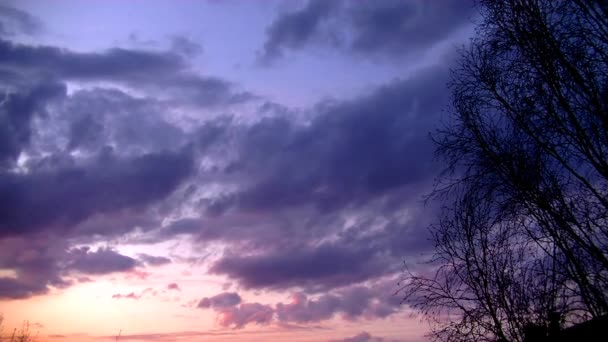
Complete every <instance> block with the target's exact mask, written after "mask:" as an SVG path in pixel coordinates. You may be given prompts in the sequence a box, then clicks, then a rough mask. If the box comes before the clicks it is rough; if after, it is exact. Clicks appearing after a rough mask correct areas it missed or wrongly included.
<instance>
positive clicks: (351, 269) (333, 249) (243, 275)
mask: <svg viewBox="0 0 608 342" xmlns="http://www.w3.org/2000/svg"><path fill="white" fill-rule="evenodd" d="M349 247H350V248H348V247H347V246H342V245H334V244H327V245H322V246H320V247H316V248H302V249H301V250H293V249H290V250H289V251H285V252H283V253H281V252H276V253H268V254H262V255H254V256H242V255H228V256H224V257H223V258H222V259H220V260H219V261H218V262H217V263H215V264H214V265H213V267H212V268H211V270H210V272H212V273H217V274H225V275H227V276H228V277H230V278H232V279H234V280H237V281H238V282H239V284H241V285H242V286H244V287H246V288H279V289H285V288H289V287H294V286H300V287H304V288H310V289H318V290H326V289H328V288H334V287H337V286H342V285H348V284H351V283H356V282H360V281H363V280H366V279H369V278H373V277H377V276H379V275H382V274H384V273H385V272H387V268H386V265H384V261H385V260H383V259H382V258H379V257H378V255H377V254H376V253H381V251H376V250H374V249H371V248H365V246H361V245H354V246H349Z"/></svg>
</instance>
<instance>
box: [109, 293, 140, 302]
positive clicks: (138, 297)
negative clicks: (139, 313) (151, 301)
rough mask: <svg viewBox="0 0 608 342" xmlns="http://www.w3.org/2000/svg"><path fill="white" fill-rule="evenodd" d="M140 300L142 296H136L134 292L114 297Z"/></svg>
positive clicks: (113, 297) (113, 296)
mask: <svg viewBox="0 0 608 342" xmlns="http://www.w3.org/2000/svg"><path fill="white" fill-rule="evenodd" d="M140 298H141V296H140V295H136V294H135V293H134V292H131V293H129V294H124V295H123V294H120V293H117V294H113V295H112V299H135V300H138V299H140Z"/></svg>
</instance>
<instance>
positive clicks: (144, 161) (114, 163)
mask: <svg viewBox="0 0 608 342" xmlns="http://www.w3.org/2000/svg"><path fill="white" fill-rule="evenodd" d="M192 167H193V160H192V156H191V153H190V152H189V150H188V149H183V150H181V151H178V152H159V153H149V154H144V155H141V156H137V157H133V158H120V157H117V156H115V155H114V154H113V153H112V152H111V150H106V151H102V152H101V153H100V154H99V155H97V156H96V157H95V158H94V159H93V160H90V161H89V162H88V163H86V164H85V165H80V166H67V167H59V168H55V169H52V170H40V171H38V172H30V173H27V174H14V173H4V174H2V176H1V178H0V192H1V193H2V196H1V197H0V227H1V228H0V236H9V235H17V234H23V233H27V232H31V231H35V230H39V229H44V228H48V227H57V229H56V230H55V231H59V230H60V229H69V228H71V227H73V226H74V225H76V224H77V223H80V222H82V221H84V220H85V219H87V218H88V217H90V216H92V215H94V214H97V213H112V212H120V211H124V210H130V209H132V210H137V209H143V208H145V207H146V206H147V205H150V204H152V203H154V202H156V201H158V200H161V199H163V198H165V197H166V196H167V195H168V194H170V193H171V192H172V191H173V190H175V188H176V187H177V186H179V185H180V184H181V183H182V181H183V180H184V179H185V178H187V177H188V176H189V175H190V173H191V171H192ZM109 189H114V190H112V191H110V190H109ZM98 233H103V232H98Z"/></svg>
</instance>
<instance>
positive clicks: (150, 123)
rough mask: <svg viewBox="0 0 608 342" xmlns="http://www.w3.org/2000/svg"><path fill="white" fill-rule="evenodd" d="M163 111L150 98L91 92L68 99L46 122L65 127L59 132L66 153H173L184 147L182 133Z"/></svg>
mask: <svg viewBox="0 0 608 342" xmlns="http://www.w3.org/2000/svg"><path fill="white" fill-rule="evenodd" d="M167 110H168V106H167V105H166V104H163V103H160V102H159V101H156V100H155V99H153V98H148V97H144V98H136V97H133V96H131V95H129V94H127V93H125V92H123V91H120V90H117V89H104V88H93V89H87V90H80V91H77V92H75V93H73V94H72V95H71V96H69V97H68V98H67V99H66V101H64V106H63V107H62V108H61V109H58V110H57V111H56V113H54V115H53V116H52V117H51V118H50V119H49V122H50V123H55V124H56V125H57V123H58V122H65V123H66V124H64V126H67V127H64V128H63V132H64V134H65V135H67V137H68V139H69V140H68V144H67V149H68V150H70V151H71V150H74V149H81V150H87V151H90V152H97V151H98V150H99V149H100V148H102V147H103V146H105V145H115V146H120V152H121V153H128V152H131V151H158V150H164V149H167V150H174V149H176V148H178V147H179V146H181V145H183V144H184V143H186V140H185V133H184V132H183V130H182V129H180V128H178V127H176V126H175V125H174V124H171V123H169V122H167V120H166V119H164V115H163V114H164V113H165V112H166V111H167ZM58 126H59V125H58Z"/></svg>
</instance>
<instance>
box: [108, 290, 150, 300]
mask: <svg viewBox="0 0 608 342" xmlns="http://www.w3.org/2000/svg"><path fill="white" fill-rule="evenodd" d="M157 294H158V292H157V291H156V290H154V289H153V288H150V287H149V288H147V289H145V290H143V291H142V292H141V293H140V294H137V293H135V292H129V293H127V294H120V293H116V294H113V295H112V299H133V300H140V299H142V298H143V297H145V296H156V295H157Z"/></svg>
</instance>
